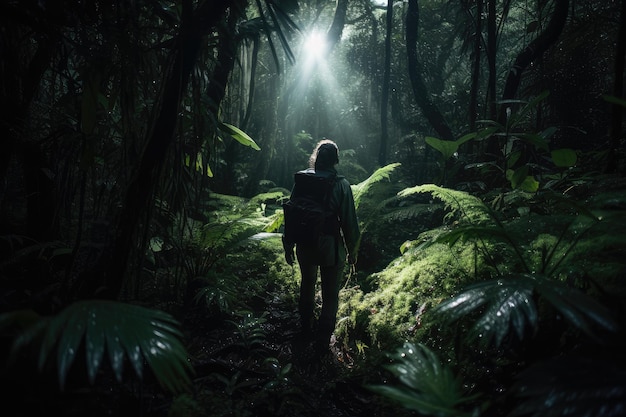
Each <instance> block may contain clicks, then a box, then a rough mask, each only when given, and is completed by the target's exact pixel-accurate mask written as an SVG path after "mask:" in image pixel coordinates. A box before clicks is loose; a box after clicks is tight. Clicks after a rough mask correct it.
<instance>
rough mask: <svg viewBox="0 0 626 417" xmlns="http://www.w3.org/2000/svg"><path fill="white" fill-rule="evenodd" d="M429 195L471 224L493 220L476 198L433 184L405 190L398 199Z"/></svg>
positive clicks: (486, 208)
mask: <svg viewBox="0 0 626 417" xmlns="http://www.w3.org/2000/svg"><path fill="white" fill-rule="evenodd" d="M420 193H430V194H432V196H433V197H434V198H436V199H438V200H441V201H442V202H443V204H444V207H445V208H446V209H448V210H450V211H451V213H452V214H455V215H457V216H458V217H459V219H461V220H464V221H467V222H469V223H472V224H480V223H483V222H485V221H487V220H490V219H493V216H492V215H491V212H490V210H489V208H488V207H487V206H486V205H485V204H484V203H483V202H482V201H481V200H480V199H479V198H478V197H475V196H473V195H471V194H469V193H466V192H464V191H458V190H452V189H449V188H444V187H440V186H438V185H435V184H423V185H417V186H415V187H410V188H405V189H404V190H402V191H400V192H399V193H398V197H401V198H403V197H408V196H411V195H413V194H420Z"/></svg>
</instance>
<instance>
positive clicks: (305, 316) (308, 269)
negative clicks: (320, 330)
mask: <svg viewBox="0 0 626 417" xmlns="http://www.w3.org/2000/svg"><path fill="white" fill-rule="evenodd" d="M299 265H300V275H301V276H302V280H301V281H300V300H299V304H298V310H299V312H300V324H301V326H302V331H303V332H307V333H309V334H312V333H311V332H312V331H313V312H314V309H315V283H316V281H317V268H318V267H317V265H314V264H309V263H304V262H299Z"/></svg>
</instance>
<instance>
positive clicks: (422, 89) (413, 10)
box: [406, 0, 454, 140]
mask: <svg viewBox="0 0 626 417" xmlns="http://www.w3.org/2000/svg"><path fill="white" fill-rule="evenodd" d="M418 24H419V4H418V0H409V7H408V10H407V15H406V50H407V58H408V66H409V68H408V72H409V78H410V80H411V86H412V87H413V94H414V96H415V101H416V102H417V104H418V105H419V106H420V108H421V109H422V112H423V113H424V117H426V119H427V120H428V122H429V123H430V125H431V126H432V127H433V129H434V130H435V131H436V132H437V134H438V135H439V137H440V138H441V139H444V140H453V139H454V135H453V134H452V130H451V129H450V127H449V126H448V124H447V123H446V121H445V120H444V118H443V115H442V114H441V112H440V111H439V109H438V108H437V107H436V106H435V105H434V104H433V102H432V101H431V100H430V97H429V96H428V92H427V91H426V86H425V85H424V80H423V79H422V77H421V74H420V73H421V68H422V66H421V64H420V62H419V61H418V59H417V34H418Z"/></svg>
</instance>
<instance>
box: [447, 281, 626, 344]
mask: <svg viewBox="0 0 626 417" xmlns="http://www.w3.org/2000/svg"><path fill="white" fill-rule="evenodd" d="M535 292H536V293H537V294H538V295H539V296H540V297H543V298H544V299H545V300H546V301H547V302H549V303H550V304H551V305H552V306H553V307H554V308H555V309H556V310H557V311H558V312H559V313H560V314H561V315H562V316H563V317H565V318H566V319H567V320H568V321H569V323H570V324H571V325H572V326H574V327H575V328H577V329H579V330H581V331H583V332H584V333H586V334H587V335H589V336H591V337H596V335H597V328H598V327H600V328H602V329H603V330H608V331H617V328H618V326H617V324H616V323H615V321H614V320H613V318H612V317H611V315H610V314H609V312H608V310H607V309H606V308H605V307H604V306H603V305H601V304H600V303H598V302H597V301H596V300H595V299H593V298H591V297H590V296H588V295H586V294H584V293H583V292H581V291H579V290H577V289H575V288H569V287H567V286H565V285H564V284H563V283H561V282H559V281H555V280H550V279H547V278H545V277H543V276H540V275H532V274H516V275H509V276H507V277H505V278H502V279H498V280H491V281H484V282H480V283H477V284H474V285H472V286H469V287H468V288H467V289H466V290H464V291H462V292H461V293H460V294H458V295H456V296H455V297H453V298H451V299H449V300H446V301H444V302H442V303H441V304H440V305H439V306H437V308H436V310H435V311H437V312H439V313H442V314H444V315H445V317H446V318H447V319H448V320H449V321H454V320H458V319H460V318H461V317H464V316H466V315H468V314H470V313H471V312H473V311H477V310H478V309H479V308H480V307H482V306H484V305H486V309H485V310H484V311H483V312H482V315H481V316H480V318H479V319H478V320H477V321H476V323H475V324H474V326H473V328H472V331H471V335H472V336H474V337H479V338H481V339H482V340H484V341H485V342H493V343H494V345H495V346H500V344H501V343H502V341H503V340H504V339H505V338H506V337H507V336H509V335H511V334H512V332H515V334H516V335H517V336H518V338H519V339H520V340H521V339H523V338H524V335H525V334H526V331H527V330H528V329H533V330H534V329H536V326H537V323H538V312H537V306H536V304H535V301H534V300H533V294H534V293H535Z"/></svg>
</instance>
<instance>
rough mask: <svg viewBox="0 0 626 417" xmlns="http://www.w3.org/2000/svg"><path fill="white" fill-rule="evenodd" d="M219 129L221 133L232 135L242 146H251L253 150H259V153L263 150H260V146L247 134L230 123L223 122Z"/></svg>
mask: <svg viewBox="0 0 626 417" xmlns="http://www.w3.org/2000/svg"><path fill="white" fill-rule="evenodd" d="M219 127H220V130H221V131H223V132H224V133H226V134H228V135H230V136H231V137H232V138H233V139H235V140H236V141H237V142H239V143H241V144H242V145H245V146H249V147H251V148H252V149H254V150H257V151H260V150H261V148H259V145H257V144H256V142H255V141H254V139H252V138H251V137H250V136H249V135H248V134H247V133H246V132H244V131H243V130H241V129H239V128H238V127H236V126H233V125H231V124H228V123H224V122H221V123H220V124H219Z"/></svg>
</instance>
